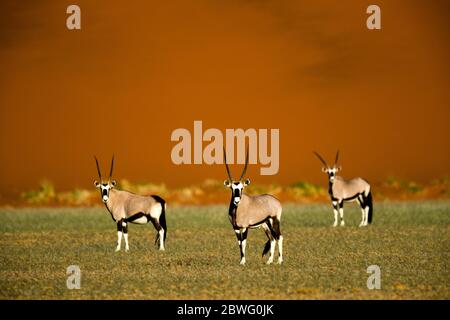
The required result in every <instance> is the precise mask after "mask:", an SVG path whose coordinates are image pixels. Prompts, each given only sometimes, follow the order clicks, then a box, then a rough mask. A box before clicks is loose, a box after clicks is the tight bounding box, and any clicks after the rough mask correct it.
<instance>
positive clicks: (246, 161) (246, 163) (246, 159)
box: [223, 145, 248, 181]
mask: <svg viewBox="0 0 450 320" xmlns="http://www.w3.org/2000/svg"><path fill="white" fill-rule="evenodd" d="M223 160H224V162H225V167H226V168H227V173H228V178H229V179H230V181H234V180H233V177H232V176H231V171H230V168H229V167H228V163H227V152H226V151H225V147H224V148H223ZM247 167H248V145H247V148H246V155H245V166H244V171H242V174H241V177H240V178H239V181H241V180H242V179H243V178H244V176H245V173H246V172H247Z"/></svg>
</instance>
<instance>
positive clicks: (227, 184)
mask: <svg viewBox="0 0 450 320" xmlns="http://www.w3.org/2000/svg"><path fill="white" fill-rule="evenodd" d="M223 185H224V186H225V187H227V188H229V187H230V186H231V182H230V180H225V181H224V182H223Z"/></svg>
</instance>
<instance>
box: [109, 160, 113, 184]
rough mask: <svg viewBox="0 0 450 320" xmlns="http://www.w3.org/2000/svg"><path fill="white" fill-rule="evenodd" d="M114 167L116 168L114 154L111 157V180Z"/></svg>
mask: <svg viewBox="0 0 450 320" xmlns="http://www.w3.org/2000/svg"><path fill="white" fill-rule="evenodd" d="M113 168H114V155H113V156H112V159H111V170H110V171H109V181H111V178H112V173H113Z"/></svg>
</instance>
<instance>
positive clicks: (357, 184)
mask: <svg viewBox="0 0 450 320" xmlns="http://www.w3.org/2000/svg"><path fill="white" fill-rule="evenodd" d="M331 191H332V193H331V196H332V198H334V199H337V200H338V201H340V200H346V199H351V198H352V197H354V196H355V195H357V194H361V193H363V194H364V195H365V196H368V195H369V192H370V184H369V183H368V182H367V181H366V180H364V179H362V178H354V179H350V180H345V179H344V178H342V177H340V176H335V178H334V182H332V183H331Z"/></svg>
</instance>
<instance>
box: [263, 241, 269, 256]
mask: <svg viewBox="0 0 450 320" xmlns="http://www.w3.org/2000/svg"><path fill="white" fill-rule="evenodd" d="M269 250H270V240H267V242H266V245H265V246H264V250H263V253H262V256H263V257H264V256H265V255H266V254H267V252H269Z"/></svg>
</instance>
